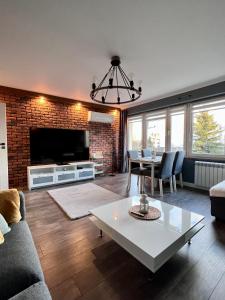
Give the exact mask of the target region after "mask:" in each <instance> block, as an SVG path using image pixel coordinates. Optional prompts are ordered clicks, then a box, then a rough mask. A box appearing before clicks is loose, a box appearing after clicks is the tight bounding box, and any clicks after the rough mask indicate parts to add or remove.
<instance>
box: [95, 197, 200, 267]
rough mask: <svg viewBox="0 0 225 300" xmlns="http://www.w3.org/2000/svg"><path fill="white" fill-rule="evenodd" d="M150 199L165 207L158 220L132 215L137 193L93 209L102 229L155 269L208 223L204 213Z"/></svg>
mask: <svg viewBox="0 0 225 300" xmlns="http://www.w3.org/2000/svg"><path fill="white" fill-rule="evenodd" d="M148 199H149V204H150V205H151V206H154V207H157V208H158V209H159V210H160V211H161V217H160V218H159V219H158V220H154V221H144V220H138V219H135V218H133V217H132V216H130V215H129V213H128V210H129V208H130V207H131V206H132V205H136V204H139V198H138V197H137V196H136V197H131V198H126V199H123V200H119V201H116V202H112V203H110V204H106V205H103V206H100V207H98V208H95V209H93V210H91V211H90V212H91V214H92V216H91V217H90V219H91V220H92V221H93V222H94V224H95V225H96V226H97V227H98V228H99V229H100V231H101V232H102V231H103V232H105V233H106V234H107V235H109V236H110V237H111V238H112V239H113V240H114V241H115V242H116V243H118V244H119V245H120V246H121V247H123V248H124V249H126V250H127V251H128V252H129V253H130V254H131V255H133V256H134V257H135V258H136V259H137V260H139V261H140V262H141V263H142V264H144V265H145V266H146V267H147V268H149V269H150V270H151V271H152V272H153V273H155V272H156V271H157V270H158V269H159V268H160V267H161V266H162V265H163V264H164V263H165V262H166V261H167V260H168V259H170V258H171V257H172V256H173V255H174V254H175V253H176V252H177V251H178V250H179V249H180V248H181V247H183V246H184V245H185V244H186V243H187V242H190V240H191V238H192V237H193V236H194V235H195V234H196V233H197V232H198V231H199V230H201V229H202V228H203V227H204V225H203V224H202V220H203V219H204V217H203V216H201V215H199V214H196V213H193V212H189V211H187V210H184V209H182V208H179V207H177V206H173V205H170V204H167V203H165V202H162V201H159V200H155V199H152V198H148Z"/></svg>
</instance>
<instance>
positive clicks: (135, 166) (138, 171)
mask: <svg viewBox="0 0 225 300" xmlns="http://www.w3.org/2000/svg"><path fill="white" fill-rule="evenodd" d="M127 158H128V159H129V158H131V159H138V158H139V152H138V151H137V150H128V151H127ZM144 170H145V168H140V163H135V162H131V174H133V175H137V176H138V180H137V184H138V183H139V176H142V172H143V171H144ZM127 189H128V190H130V182H129V183H128V186H127Z"/></svg>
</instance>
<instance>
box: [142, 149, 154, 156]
mask: <svg viewBox="0 0 225 300" xmlns="http://www.w3.org/2000/svg"><path fill="white" fill-rule="evenodd" d="M141 155H142V157H151V156H152V150H151V149H149V148H148V149H142V150H141Z"/></svg>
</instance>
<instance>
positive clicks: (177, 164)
mask: <svg viewBox="0 0 225 300" xmlns="http://www.w3.org/2000/svg"><path fill="white" fill-rule="evenodd" d="M184 156H185V152H184V151H177V152H176V154H175V158H174V163H173V187H174V191H176V190H177V182H176V177H177V175H179V177H180V186H181V187H182V188H183V176H182V170H183V162H184Z"/></svg>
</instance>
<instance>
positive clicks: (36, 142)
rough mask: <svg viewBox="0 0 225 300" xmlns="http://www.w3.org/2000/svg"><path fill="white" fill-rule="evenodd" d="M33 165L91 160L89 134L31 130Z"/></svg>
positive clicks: (64, 130)
mask: <svg viewBox="0 0 225 300" xmlns="http://www.w3.org/2000/svg"><path fill="white" fill-rule="evenodd" d="M30 155H31V164H32V165H37V164H49V163H56V164H66V163H68V162H73V161H82V160H88V159H89V132H88V131H85V130H73V129H55V128H30Z"/></svg>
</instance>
